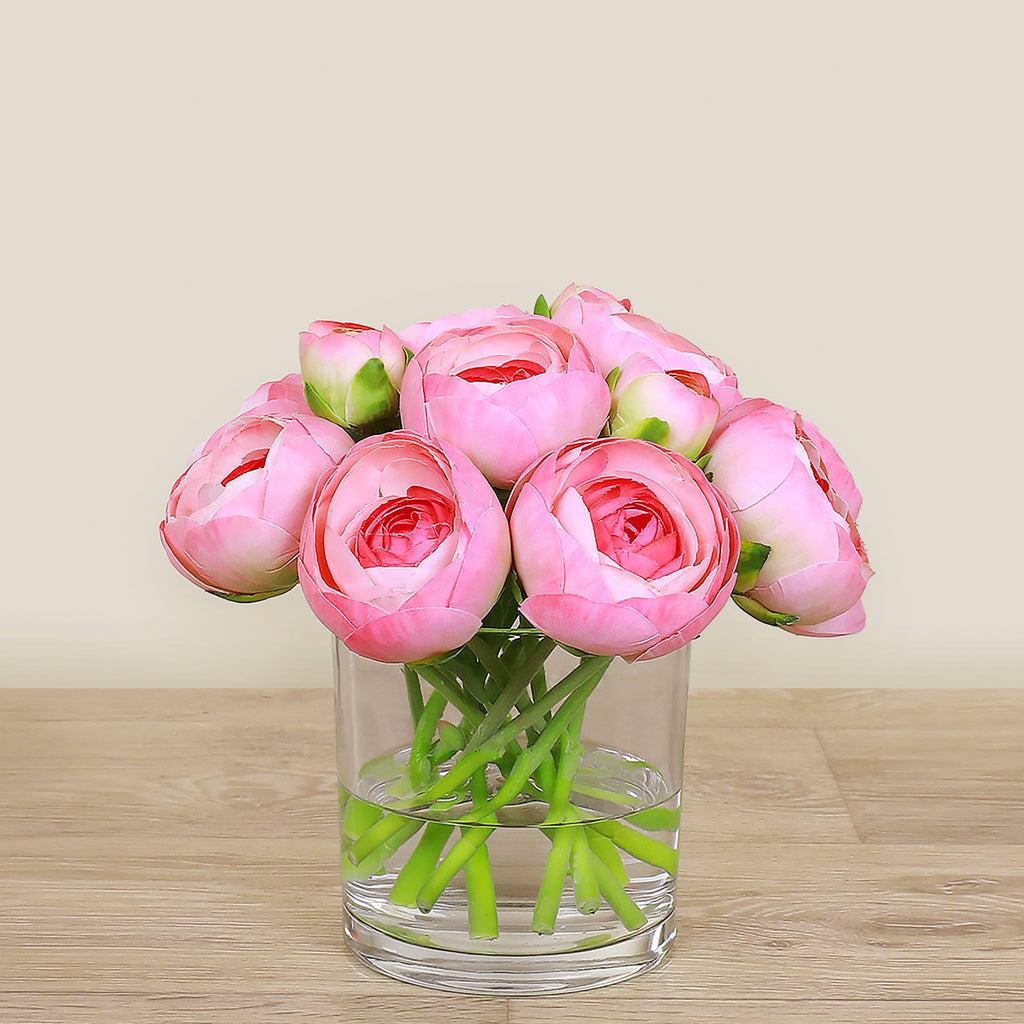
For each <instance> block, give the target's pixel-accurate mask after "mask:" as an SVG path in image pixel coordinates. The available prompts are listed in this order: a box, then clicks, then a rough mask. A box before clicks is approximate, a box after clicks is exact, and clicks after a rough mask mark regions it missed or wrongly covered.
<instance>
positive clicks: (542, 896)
mask: <svg viewBox="0 0 1024 1024" xmlns="http://www.w3.org/2000/svg"><path fill="white" fill-rule="evenodd" d="M554 832H555V835H554V838H553V839H552V841H551V852H550V853H549V854H548V859H547V863H546V864H545V865H544V877H543V878H542V879H541V883H540V892H538V893H537V902H536V903H535V904H534V907H533V920H532V921H531V922H530V930H531V931H535V932H536V933H537V934H538V935H551V934H552V933H553V932H554V930H555V918H556V917H557V916H558V908H559V906H560V904H561V902H562V889H563V888H564V887H565V875H566V872H567V871H568V870H569V853H570V851H571V850H572V842H573V829H571V828H569V827H563V828H558V829H555V830H554Z"/></svg>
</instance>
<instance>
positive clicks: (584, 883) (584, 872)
mask: <svg viewBox="0 0 1024 1024" xmlns="http://www.w3.org/2000/svg"><path fill="white" fill-rule="evenodd" d="M572 831H573V838H572V889H573V894H574V895H575V897H576V909H577V910H579V912H580V913H581V914H596V913H597V909H598V907H600V906H601V890H600V888H599V887H598V884H597V875H596V874H595V871H594V858H593V855H592V854H591V852H590V847H589V846H588V845H587V837H586V834H585V832H584V830H583V829H582V828H579V827H576V828H573V830H572Z"/></svg>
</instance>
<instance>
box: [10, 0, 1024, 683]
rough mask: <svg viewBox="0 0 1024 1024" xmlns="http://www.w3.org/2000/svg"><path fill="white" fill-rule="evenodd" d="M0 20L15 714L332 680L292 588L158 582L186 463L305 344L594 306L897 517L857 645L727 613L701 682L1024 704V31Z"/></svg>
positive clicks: (64, 16) (982, 9)
mask: <svg viewBox="0 0 1024 1024" xmlns="http://www.w3.org/2000/svg"><path fill="white" fill-rule="evenodd" d="M2 19H3V25H2V30H0V38H2V40H3V41H2V42H0V48H2V54H0V56H2V60H0V78H2V83H0V84H2V89H3V96H4V100H3V102H4V105H5V108H6V111H5V117H4V127H3V136H4V141H5V143H6V146H5V150H6V156H5V158H4V161H3V168H4V169H3V176H4V179H5V186H4V189H3V200H2V201H3V211H4V212H3V254H2V259H3V265H2V267H0V270H2V274H3V280H4V284H5V286H6V287H5V291H6V292H7V293H8V295H7V298H6V299H5V300H4V302H3V304H2V308H0V319H2V323H3V334H4V342H5V357H4V366H5V368H6V373H5V375H4V382H3V394H4V400H5V412H6V416H5V419H4V426H5V432H6V444H5V446H4V463H5V465H4V469H3V481H4V483H3V489H4V496H3V501H2V506H0V507H2V516H3V538H4V559H3V563H4V567H5V570H6V571H5V573H4V587H3V591H2V595H0V637H2V652H3V653H2V682H3V684H4V685H14V686H49V685H62V686H67V685H72V686H74V685H116V686H122V685H130V686H157V685H189V686H206V685H210V686H215V685H247V684H254V685H276V684H280V685H304V686H305V685H319V684H324V685H326V684H327V683H328V681H329V679H328V676H329V657H328V649H327V648H328V643H327V639H326V634H325V632H324V631H323V630H322V628H321V627H320V626H319V624H318V623H317V622H316V620H315V619H314V618H313V616H312V613H310V612H309V611H308V610H307V609H306V607H305V604H304V602H303V600H302V597H301V595H300V594H299V592H298V591H295V592H293V593H291V594H289V595H287V596H286V597H284V598H281V599H278V600H274V601H268V602H265V603H263V604H259V605H255V606H236V605H232V604H229V603H227V602H222V601H218V600H216V599H214V598H212V597H208V596H206V595H204V594H202V593H201V592H199V591H198V590H195V589H193V588H192V587H190V586H189V585H188V584H187V583H186V582H185V581H184V580H183V579H182V578H181V577H179V576H178V574H177V573H176V572H174V571H173V570H172V569H171V568H170V566H169V564H168V563H167V562H166V560H165V557H164V555H163V552H162V550H161V548H160V545H159V543H158V541H157V533H156V524H157V522H158V521H159V519H160V517H161V515H162V511H163V504H164V502H165V500H166V496H167V492H168V490H169V488H170V485H171V483H172V481H173V480H174V479H175V477H176V476H177V475H178V474H179V473H180V472H181V470H182V469H183V468H184V460H185V458H186V456H187V454H188V452H189V451H190V450H191V448H192V447H193V445H194V444H196V443H197V442H198V441H199V440H200V439H201V438H203V437H204V436H205V435H206V434H207V433H209V432H210V431H211V430H212V429H213V428H214V427H216V426H218V425H219V424H220V423H221V422H222V421H224V420H225V419H227V418H229V417H230V416H231V415H232V414H233V413H234V412H235V410H236V408H237V406H238V404H239V403H240V401H241V400H242V399H243V398H244V397H245V396H246V395H247V394H248V393H249V392H250V391H252V390H253V388H254V387H255V386H256V385H257V384H259V383H260V382H262V381H263V380H266V379H269V378H274V377H278V376H281V375H283V374H284V373H287V372H292V371H293V370H294V369H296V368H297V351H296V335H297V332H298V331H299V330H300V329H301V328H302V327H303V326H304V325H305V324H306V323H307V322H308V321H309V320H311V319H314V318H318V317H324V318H334V319H343V320H358V321H364V322H368V323H379V322H381V321H386V322H387V323H388V324H390V325H392V326H394V327H396V328H400V327H403V326H405V325H406V324H407V323H409V322H411V321H413V320H417V319H423V318H433V317H435V316H438V315H441V314H443V313H446V312H451V311H456V310H460V309H464V308H467V307H470V306H479V305H490V304H496V303H499V302H503V301H514V302H518V303H521V304H528V303H532V301H533V299H534V297H535V295H536V294H537V292H539V291H544V292H545V293H546V294H547V295H548V296H549V297H553V296H554V295H555V294H556V293H557V292H558V291H559V290H560V289H561V287H562V286H563V285H564V284H565V283H566V282H568V281H569V280H570V279H575V280H577V281H579V282H584V283H590V284H594V285H597V286H600V287H605V288H608V289H610V290H612V291H614V292H616V293H618V294H624V295H628V296H630V297H632V299H633V301H634V303H635V307H636V308H637V310H638V311H639V312H643V313H647V314H649V315H651V316H653V317H655V318H656V319H659V320H661V321H662V322H664V323H665V324H666V325H667V326H669V327H670V328H672V329H674V330H677V331H679V332H681V333H683V334H685V335H686V336H688V337H689V338H691V339H692V340H694V341H695V342H697V343H698V344H700V345H701V346H703V347H705V348H706V349H708V350H709V351H711V352H714V353H716V354H720V355H721V356H723V357H724V358H725V359H726V360H727V361H728V362H729V363H730V364H731V365H732V366H733V367H734V368H735V369H736V370H737V372H738V374H739V378H740V384H741V388H742V389H743V391H744V393H745V394H747V395H759V394H763V395H765V396H768V397H771V398H773V399H775V400H777V401H780V402H783V403H785V404H789V405H793V406H796V407H797V408H799V409H800V410H801V411H802V412H804V413H805V414H806V415H807V416H808V417H810V418H811V419H813V420H814V421H815V422H817V424H818V425H819V427H820V428H821V429H822V430H823V432H824V433H825V434H826V435H827V436H828V437H829V438H830V439H831V440H832V441H833V443H834V444H835V445H836V447H837V448H838V449H839V451H840V452H841V453H842V454H843V455H844V457H845V458H846V460H847V462H848V463H849V464H850V466H851V468H852V469H853V471H854V474H855V476H856V478H857V480H858V482H859V484H860V486H861V489H862V490H863V492H864V494H865V508H864V512H863V514H862V517H861V525H862V529H863V533H864V536H865V538H866V542H867V545H868V550H869V552H870V555H871V558H872V562H873V565H874V567H875V569H876V572H877V575H876V577H875V579H874V580H873V581H872V583H871V584H870V585H869V587H868V590H867V595H866V606H867V610H868V619H869V622H868V628H867V630H866V632H864V633H863V634H861V635H859V636H856V637H852V638H846V639H841V640H827V641H825V640H810V639H798V638H795V637H791V636H788V635H786V634H783V633H781V632H778V631H774V630H771V629H769V628H767V627H764V626H761V625H759V624H757V623H755V622H754V621H753V620H750V619H747V618H746V617H745V616H743V615H742V614H741V613H740V612H739V610H738V609H735V608H732V607H730V608H729V609H728V610H727V611H726V612H725V613H724V614H723V615H722V616H721V617H720V618H719V619H718V620H717V621H716V622H715V623H714V624H713V625H712V626H711V627H709V629H708V630H707V632H706V634H705V636H704V637H702V639H701V640H700V642H699V644H698V645H697V646H696V648H695V656H694V673H693V681H694V684H695V685H698V686H705V687H707V686H726V685H736V684H746V685H751V684H752V685H760V684H765V685H781V684H789V685H825V686H830V685H854V686H856V685H898V686H903V685H906V686H919V685H953V686H961V685H962V686H974V685H1013V684H1017V683H1020V682H1021V671H1020V670H1021V664H1022V657H1021V656H1022V646H1024V644H1022V639H1021V634H1022V633H1024V631H1022V630H1021V629H1020V625H1019V619H1020V610H1021V599H1020V585H1019V579H1020V569H1019V563H1020V559H1019V543H1018V539H1017V538H1018V534H1019V530H1020V526H1019V523H1018V515H1019V509H1020V507H1021V498H1022V485H1021V474H1020V470H1019V460H1020V449H1021V445H1020V435H1021V432H1020V429H1019V422H1020V420H1019V416H1020V404H1021V400H1020V389H1021V379H1022V369H1024V365H1022V364H1024V359H1022V355H1021V342H1022V338H1021V333H1022V332H1021V306H1022V296H1021V287H1020V285H1021V271H1022V265H1021V264H1022V259H1021V246H1022V242H1021V239H1022V227H1024V218H1022V200H1021V182H1022V180H1024V174H1022V171H1024V167H1022V163H1024V161H1022V145H1021V131H1020V125H1021V109H1020V98H1021V88H1022V85H1024V81H1022V79H1024V73H1022V69H1021V60H1020V52H1021V29H1022V27H1024V17H1022V7H1021V5H1019V4H1015V3H1006V4H999V3H972V4H967V3H963V4H942V3H919V4H915V3H893V2H887V3H861V4H857V5H840V4H832V3H773V4H757V3H746V4H736V3H731V4H729V3H726V4H711V3H708V4H638V5H628V6H627V5H625V4H617V3H593V2H591V3H518V4H512V5H492V4H481V3H436V4H413V3H408V4H401V3H400V4H388V5H383V4H381V5H368V4H353V3H350V4H337V3H298V4H288V5H285V4H279V5H263V4H242V3H238V4H225V3H209V2H205V3H175V4H159V3H111V2H104V0H97V2H93V3H89V4H78V3H34V4H22V5H15V4H13V3H11V4H6V5H4V6H3V8H2Z"/></svg>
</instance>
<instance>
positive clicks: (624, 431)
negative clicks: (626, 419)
mask: <svg viewBox="0 0 1024 1024" xmlns="http://www.w3.org/2000/svg"><path fill="white" fill-rule="evenodd" d="M668 435H669V425H668V424H667V423H666V422H665V421H664V420H660V419H658V417H657V416H648V417H647V419H644V420H637V422H636V423H629V424H627V425H626V426H624V427H619V428H618V429H617V430H616V431H615V436H616V437H636V438H639V439H640V440H641V441H652V442H654V444H660V445H661V446H662V447H664V446H665V445H666V444H667V443H668Z"/></svg>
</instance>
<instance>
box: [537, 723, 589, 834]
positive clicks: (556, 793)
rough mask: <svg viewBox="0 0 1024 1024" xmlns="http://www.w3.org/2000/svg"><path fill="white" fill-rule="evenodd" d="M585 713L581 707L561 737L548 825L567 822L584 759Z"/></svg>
mask: <svg viewBox="0 0 1024 1024" xmlns="http://www.w3.org/2000/svg"><path fill="white" fill-rule="evenodd" d="M583 712H584V708H583V707H582V706H581V707H580V709H579V711H577V713H576V714H575V715H573V716H572V718H570V719H569V723H568V725H567V727H566V730H565V732H564V733H563V734H562V737H561V744H560V746H561V754H560V756H559V758H558V767H557V768H556V769H555V779H554V784H553V785H552V788H551V801H550V805H549V808H548V816H547V821H546V824H548V825H551V824H556V823H557V822H559V821H563V820H565V812H566V809H567V808H568V806H569V795H570V793H572V783H573V779H574V778H575V777H576V770H577V769H578V768H579V766H580V761H581V760H582V757H583V747H582V745H581V744H580V731H581V730H582V728H583ZM550 725H551V723H548V728H550Z"/></svg>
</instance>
